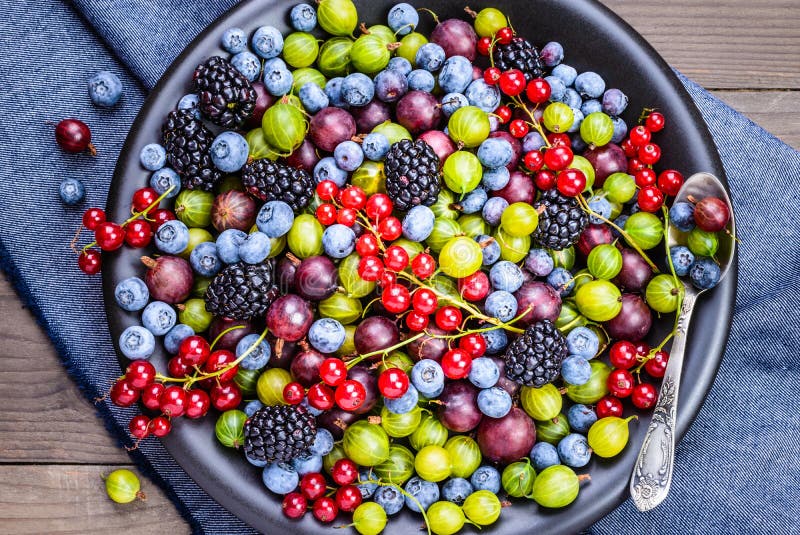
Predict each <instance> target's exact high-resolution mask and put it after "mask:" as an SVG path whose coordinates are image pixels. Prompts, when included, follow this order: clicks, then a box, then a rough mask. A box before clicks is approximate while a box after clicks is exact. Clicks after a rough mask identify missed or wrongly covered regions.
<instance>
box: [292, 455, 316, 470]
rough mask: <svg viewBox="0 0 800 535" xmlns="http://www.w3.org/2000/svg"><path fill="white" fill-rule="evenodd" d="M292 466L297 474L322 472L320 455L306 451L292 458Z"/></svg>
mask: <svg viewBox="0 0 800 535" xmlns="http://www.w3.org/2000/svg"><path fill="white" fill-rule="evenodd" d="M292 468H294V470H295V472H297V474H298V475H299V476H304V475H306V474H313V473H316V472H322V456H321V455H315V454H313V453H308V454H306V455H303V456H301V457H295V458H294V459H292Z"/></svg>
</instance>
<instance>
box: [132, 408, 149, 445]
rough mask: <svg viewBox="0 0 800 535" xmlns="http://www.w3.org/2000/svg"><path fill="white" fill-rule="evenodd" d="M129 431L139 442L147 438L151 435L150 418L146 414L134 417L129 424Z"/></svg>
mask: <svg viewBox="0 0 800 535" xmlns="http://www.w3.org/2000/svg"><path fill="white" fill-rule="evenodd" d="M128 431H130V432H131V435H133V437H134V438H138V439H139V440H142V439H143V438H147V436H148V435H149V434H150V418H148V417H147V416H145V415H144V414H139V415H138V416H134V417H133V418H131V421H130V422H128Z"/></svg>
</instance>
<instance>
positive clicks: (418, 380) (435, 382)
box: [410, 359, 444, 398]
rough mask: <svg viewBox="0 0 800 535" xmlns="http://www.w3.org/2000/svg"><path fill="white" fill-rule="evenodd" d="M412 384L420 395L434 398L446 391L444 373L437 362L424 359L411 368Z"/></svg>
mask: <svg viewBox="0 0 800 535" xmlns="http://www.w3.org/2000/svg"><path fill="white" fill-rule="evenodd" d="M410 375H411V377H410V379H411V384H412V385H413V386H414V388H416V389H417V390H418V391H419V393H420V394H422V395H423V396H425V397H427V398H434V397H436V396H438V395H439V394H441V392H442V390H443V389H444V371H443V370H442V367H441V365H440V364H439V363H438V362H436V361H435V360H431V359H422V360H420V361H419V362H417V363H416V364H414V366H413V367H412V368H411V374H410Z"/></svg>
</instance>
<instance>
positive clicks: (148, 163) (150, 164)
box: [139, 143, 167, 171]
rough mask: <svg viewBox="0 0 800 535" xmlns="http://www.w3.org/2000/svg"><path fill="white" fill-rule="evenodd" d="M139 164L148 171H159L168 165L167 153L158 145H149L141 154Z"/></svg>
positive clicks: (143, 148)
mask: <svg viewBox="0 0 800 535" xmlns="http://www.w3.org/2000/svg"><path fill="white" fill-rule="evenodd" d="M139 163H141V164H142V167H144V168H145V169H147V170H148V171H158V170H159V169H161V168H162V167H164V166H165V165H166V163H167V151H166V149H164V147H162V146H161V145H159V144H158V143H149V144H147V145H145V146H144V147H142V150H141V151H140V152H139Z"/></svg>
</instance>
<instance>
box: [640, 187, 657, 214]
mask: <svg viewBox="0 0 800 535" xmlns="http://www.w3.org/2000/svg"><path fill="white" fill-rule="evenodd" d="M636 202H637V203H639V208H641V209H642V210H643V211H645V212H650V213H651V214H652V213H655V212H657V211H658V210H660V209H661V206H662V205H663V204H664V194H663V193H661V190H660V189H658V188H657V187H655V186H645V187H643V188H642V189H640V190H639V196H638V197H637V198H636Z"/></svg>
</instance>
